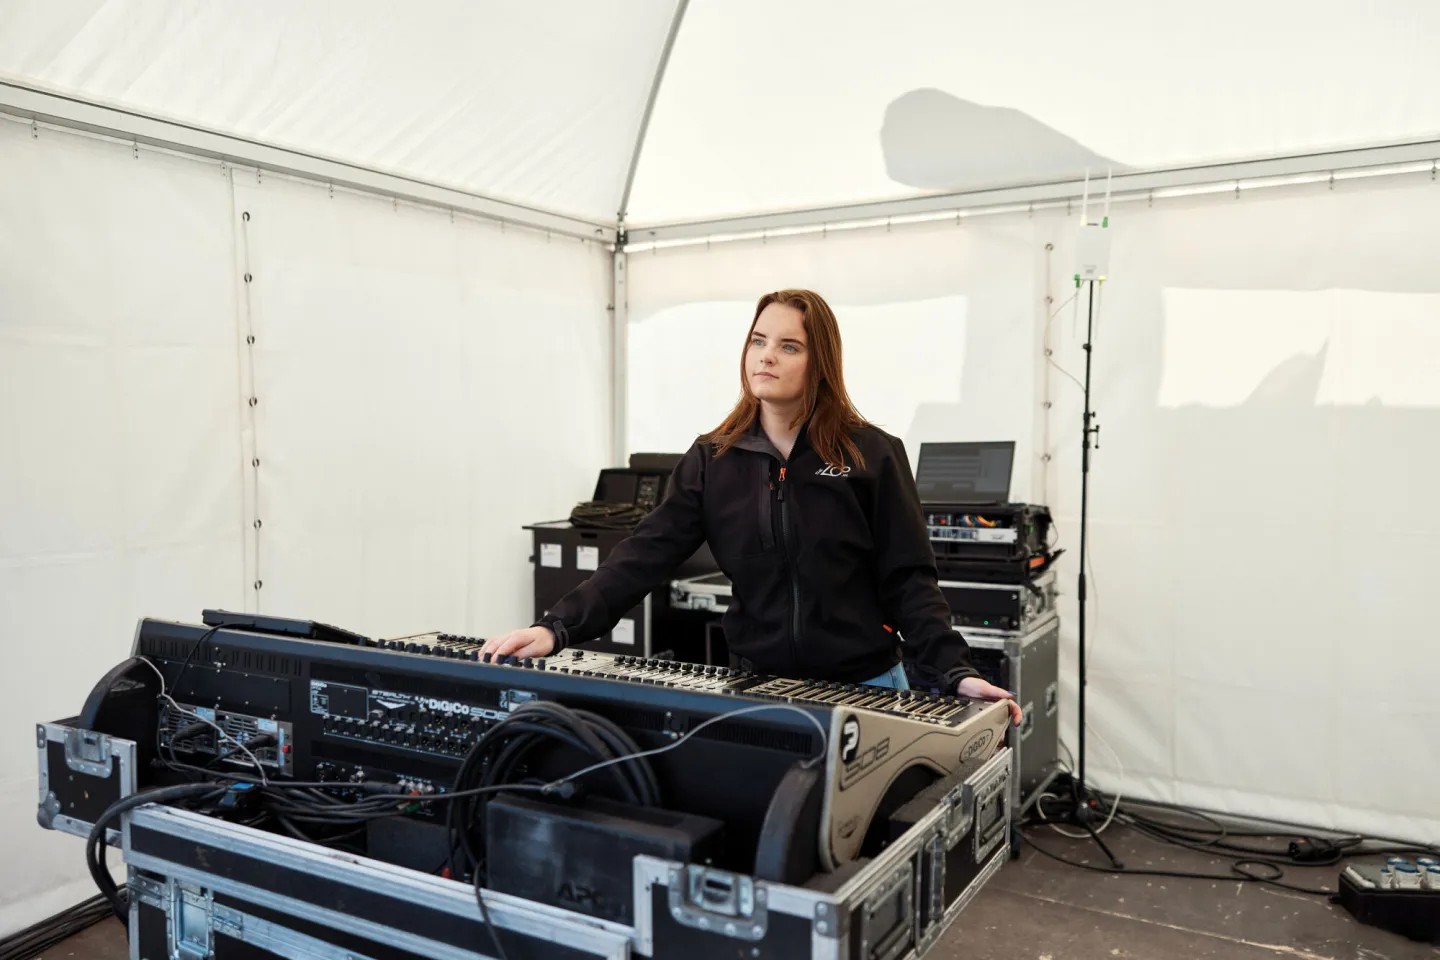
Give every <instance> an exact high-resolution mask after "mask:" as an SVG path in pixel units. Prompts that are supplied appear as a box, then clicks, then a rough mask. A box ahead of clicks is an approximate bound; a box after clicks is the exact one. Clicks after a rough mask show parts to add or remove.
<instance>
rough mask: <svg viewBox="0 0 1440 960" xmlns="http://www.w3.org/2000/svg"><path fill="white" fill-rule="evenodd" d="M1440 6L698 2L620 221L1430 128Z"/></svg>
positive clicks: (777, 206) (1330, 143)
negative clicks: (626, 213)
mask: <svg viewBox="0 0 1440 960" xmlns="http://www.w3.org/2000/svg"><path fill="white" fill-rule="evenodd" d="M1437 42H1440V7H1437V6H1436V5H1435V4H1434V3H1430V2H1426V0H1386V2H1382V3H1379V4H1375V5H1368V6H1359V5H1355V4H1350V3H1344V2H1341V0H1323V2H1319V3H1310V4H1305V5H1303V6H1297V5H1295V4H1275V3H1270V4H1264V3H1261V4H1257V3H1249V2H1245V0H1221V2H1218V3H1210V4H1206V5H1205V7H1204V9H1203V10H1199V11H1197V10H1195V9H1192V8H1190V7H1184V6H1175V5H1165V4H1155V3H1147V2H1143V0H1102V2H1098V3H1090V4H1087V5H1086V6H1085V7H1084V8H1083V10H1080V9H1077V8H1076V7H1075V5H1074V4H1071V3H1066V2H1063V0H1043V2H1038V3H1024V4H1014V3H1011V4H1006V3H989V4H984V3H956V2H953V0H915V2H907V3H895V4H884V5H880V4H875V3H866V2H860V0H787V2H785V3H769V2H765V0H694V2H692V3H691V4H690V6H689V8H688V10H687V12H686V15H685V23H684V26H683V28H682V29H681V31H680V34H679V37H678V38H677V40H676V44H675V49H674V54H673V56H672V57H671V60H670V66H669V69H668V70H667V72H666V74H665V82H664V84H663V85H662V86H661V89H660V96H659V98H658V100H657V101H656V106H655V113H654V118H653V121H652V123H651V126H650V130H649V135H648V137H647V138H646V143H645V149H644V151H643V152H642V154H641V159H640V167H639V172H638V174H637V178H636V185H635V191H634V194H633V195H632V198H631V204H630V209H629V219H630V221H631V222H632V223H637V224H641V223H650V222H673V221H685V220H695V219H706V218H710V217H717V216H723V215H729V214H744V213H755V212H769V211H773V210H784V209H791V208H796V207H812V206H826V205H832V204H843V203H852V202H857V201H861V200H871V199H885V198H891V197H896V196H908V195H914V194H917V193H921V192H926V191H932V190H957V189H965V188H972V187H976V186H990V185H995V184H1013V183H1017V182H1018V183H1024V182H1031V181H1037V180H1054V179H1062V178H1064V179H1068V178H1070V177H1078V176H1081V175H1083V174H1084V172H1085V169H1086V167H1089V168H1090V169H1091V170H1092V171H1095V172H1103V171H1104V170H1105V169H1107V168H1110V167H1113V168H1114V170H1115V171H1116V172H1117V173H1118V172H1121V171H1123V170H1126V169H1135V168H1149V167H1157V166H1177V165H1187V164H1193V163H1200V162H1213V161H1216V160H1222V159H1223V160H1232V159H1247V158H1250V157H1255V156H1259V155H1268V154H1274V153H1289V152H1307V151H1314V150H1317V149H1333V148H1335V147H1342V146H1343V147H1349V146H1356V145H1359V146H1364V145H1369V144H1372V143H1375V142H1377V141H1390V140H1396V139H1403V138H1417V137H1418V138H1428V137H1432V136H1434V135H1435V134H1436V132H1437V131H1440V98H1437V97H1435V96H1433V95H1432V94H1431V93H1430V87H1431V74H1432V69H1433V60H1434V50H1435V46H1436V43H1437Z"/></svg>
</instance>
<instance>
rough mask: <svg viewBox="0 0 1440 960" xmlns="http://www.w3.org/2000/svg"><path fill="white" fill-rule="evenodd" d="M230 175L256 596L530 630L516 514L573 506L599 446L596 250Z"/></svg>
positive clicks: (603, 341) (599, 256) (404, 619)
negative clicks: (251, 423)
mask: <svg viewBox="0 0 1440 960" xmlns="http://www.w3.org/2000/svg"><path fill="white" fill-rule="evenodd" d="M241 179H242V180H244V181H245V182H240V183H237V186H236V199H235V202H236V209H237V210H239V211H240V212H241V214H242V219H241V221H240V222H241V223H242V224H245V225H246V229H247V231H248V234H247V240H246V243H247V246H248V250H249V262H248V267H247V269H248V270H249V271H250V273H251V275H252V277H253V282H252V283H251V284H250V311H251V325H252V327H253V330H254V336H255V344H254V352H253V360H252V363H253V367H254V379H255V395H256V397H257V399H258V401H259V402H258V403H257V404H256V406H255V408H254V409H255V447H256V449H255V454H254V456H255V457H256V458H258V459H259V460H260V467H259V468H258V470H257V471H256V476H257V477H258V487H257V501H256V504H255V506H254V507H253V509H254V511H255V515H256V516H258V517H259V519H260V520H261V521H262V526H261V527H260V530H259V536H258V540H259V549H258V554H257V563H258V567H257V571H256V576H255V577H254V579H256V580H259V581H261V582H262V584H263V587H262V588H261V589H260V590H259V592H258V604H259V607H260V609H262V610H264V611H265V612H267V613H274V614H280V615H290V616H305V617H313V618H316V619H321V620H328V621H330V622H334V623H337V624H340V625H343V626H346V627H348V628H351V629H355V630H360V631H362V632H366V633H368V634H370V635H376V636H378V635H397V634H402V633H411V632H420V631H424V630H432V629H433V630H440V631H446V632H455V633H460V632H468V633H472V634H477V635H485V634H488V633H490V632H496V631H502V630H510V629H514V628H516V627H520V626H525V625H527V624H529V623H530V621H531V620H533V619H534V611H533V609H532V608H531V606H530V596H531V592H532V587H531V583H530V580H529V576H530V572H529V571H530V567H529V564H528V563H527V558H528V557H529V556H530V540H529V538H530V534H528V533H527V532H526V531H524V530H523V529H522V524H524V523H527V522H533V521H539V520H553V519H556V518H558V517H563V516H566V515H568V513H569V509H570V507H571V506H573V505H574V503H575V502H577V501H579V500H583V499H584V498H585V496H586V495H587V494H588V492H589V491H590V490H591V489H592V488H593V486H594V482H595V473H596V471H597V470H598V469H599V468H600V467H601V466H602V465H604V463H605V462H606V460H607V456H608V450H609V446H608V444H609V438H610V420H609V409H610V408H609V383H610V377H609V373H608V370H609V367H608V363H609V350H610V347H609V336H610V334H609V329H610V322H609V314H608V312H607V309H606V306H607V303H608V299H609V283H610V254H609V251H608V250H607V249H605V248H604V247H603V246H601V245H597V244H594V243H588V242H581V241H578V240H574V239H561V238H554V239H547V238H546V236H545V235H543V234H540V233H536V232H533V231H529V230H517V229H514V228H510V229H504V230H502V228H501V227H499V226H498V225H494V224H488V223H481V222H477V221H474V220H467V219H465V218H459V217H457V218H456V219H455V220H454V221H453V222H452V221H451V220H450V218H449V216H448V215H447V214H445V213H442V212H438V211H434V210H423V209H415V208H407V207H406V206H405V205H404V204H392V203H391V202H390V201H388V200H382V199H379V198H375V197H367V196H363V195H352V194H346V193H342V192H341V191H336V192H335V193H334V195H333V197H332V196H331V195H330V193H329V192H328V191H327V190H326V189H325V188H324V187H322V186H320V185H317V184H310V183H303V182H291V181H285V180H280V179H275V178H268V177H267V178H262V180H261V182H260V183H258V184H257V183H255V182H254V181H253V180H252V179H249V178H241ZM244 213H249V214H250V217H251V219H250V220H249V221H245V220H244V219H243V214H244Z"/></svg>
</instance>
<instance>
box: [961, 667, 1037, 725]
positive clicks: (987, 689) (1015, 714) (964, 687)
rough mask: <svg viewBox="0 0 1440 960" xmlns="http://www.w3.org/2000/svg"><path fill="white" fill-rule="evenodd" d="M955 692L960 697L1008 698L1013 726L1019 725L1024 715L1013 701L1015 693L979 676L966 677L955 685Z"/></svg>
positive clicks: (980, 698) (978, 698)
mask: <svg viewBox="0 0 1440 960" xmlns="http://www.w3.org/2000/svg"><path fill="white" fill-rule="evenodd" d="M955 692H956V693H958V694H960V696H962V697H971V698H973V699H975V700H1009V701H1010V719H1012V720H1014V721H1015V726H1017V727H1018V726H1020V720H1021V719H1022V717H1023V716H1024V714H1023V713H1022V712H1021V710H1020V704H1018V703H1016V702H1015V694H1013V693H1011V692H1010V691H1009V690H1006V689H1005V688H1004V687H997V686H995V684H993V683H990V682H988V681H985V680H982V679H980V678H979V677H966V678H965V679H964V680H961V681H960V683H959V685H958V686H956V688H955Z"/></svg>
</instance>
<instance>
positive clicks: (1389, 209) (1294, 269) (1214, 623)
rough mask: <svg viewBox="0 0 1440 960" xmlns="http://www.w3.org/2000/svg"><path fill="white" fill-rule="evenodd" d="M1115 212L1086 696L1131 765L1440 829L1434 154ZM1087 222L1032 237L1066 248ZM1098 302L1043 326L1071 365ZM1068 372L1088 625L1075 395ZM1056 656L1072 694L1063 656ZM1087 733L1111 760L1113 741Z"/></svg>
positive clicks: (1285, 806)
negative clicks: (1414, 168) (1317, 179)
mask: <svg viewBox="0 0 1440 960" xmlns="http://www.w3.org/2000/svg"><path fill="white" fill-rule="evenodd" d="M1111 214H1112V222H1113V223H1114V225H1115V226H1114V228H1113V229H1114V234H1113V245H1114V246H1113V253H1112V256H1111V261H1110V271H1109V273H1110V277H1111V278H1112V279H1111V281H1110V282H1109V283H1107V284H1106V287H1105V291H1104V296H1103V298H1102V301H1101V304H1102V309H1101V311H1100V314H1099V319H1098V321H1097V331H1096V336H1095V352H1094V383H1095V390H1094V398H1093V406H1094V408H1095V409H1096V410H1097V411H1098V412H1099V419H1100V423H1101V426H1102V441H1101V449H1100V450H1099V451H1097V452H1096V454H1095V458H1094V461H1093V470H1092V473H1091V480H1092V485H1091V489H1090V496H1091V520H1092V527H1091V532H1092V535H1093V539H1092V541H1091V542H1092V557H1093V574H1094V577H1095V584H1094V586H1095V587H1096V588H1097V589H1095V590H1094V591H1092V595H1097V594H1098V602H1097V604H1096V607H1098V609H1097V610H1096V611H1095V619H1094V620H1093V621H1092V622H1093V623H1094V634H1093V635H1094V637H1095V644H1094V646H1093V647H1092V648H1091V650H1090V665H1091V671H1090V681H1091V682H1090V690H1089V703H1090V704H1092V705H1093V706H1092V710H1091V714H1090V719H1091V723H1092V724H1093V725H1094V727H1095V729H1096V730H1097V731H1099V733H1100V735H1101V736H1102V737H1103V738H1104V739H1105V741H1107V742H1108V743H1109V744H1110V745H1111V746H1113V747H1114V748H1115V750H1116V752H1117V753H1118V754H1119V758H1120V761H1121V763H1122V764H1123V766H1124V774H1125V776H1124V780H1123V782H1124V784H1125V785H1126V786H1127V787H1128V788H1129V789H1131V790H1133V791H1135V792H1136V793H1140V794H1144V795H1147V796H1153V797H1159V798H1161V799H1165V800H1171V801H1175V802H1178V803H1182V804H1188V805H1194V806H1200V807H1207V808H1212V809H1223V810H1235V811H1241V812H1245V813H1251V814H1256V815H1263V816H1271V817H1277V818H1281V819H1285V820H1291V821H1295V822H1299V823H1308V824H1318V825H1333V826H1336V827H1340V828H1343V829H1347V830H1355V831H1360V832H1367V833H1372V834H1381V835H1387V836H1398V837H1402V838H1408V839H1414V840H1421V841H1427V842H1434V841H1435V840H1436V839H1437V838H1440V813H1437V809H1436V805H1435V802H1434V797H1435V795H1436V791H1437V790H1440V774H1437V771H1436V767H1435V765H1434V763H1433V762H1431V761H1430V758H1431V757H1433V754H1434V742H1435V735H1436V732H1437V731H1440V707H1437V705H1436V704H1435V701H1434V697H1433V682H1432V681H1433V678H1434V677H1435V676H1437V675H1440V646H1437V645H1436V644H1435V643H1434V632H1435V631H1434V625H1433V618H1432V617H1431V615H1430V611H1429V607H1428V606H1427V605H1426V603H1425V602H1424V600H1423V599H1422V598H1423V597H1424V596H1425V595H1426V593H1427V589H1428V588H1427V584H1428V582H1429V580H1430V579H1431V577H1432V576H1433V571H1434V570H1435V569H1436V566H1437V564H1440V546H1437V544H1440V520H1437V518H1436V516H1435V514H1434V511H1433V510H1431V509H1429V507H1428V505H1429V503H1430V502H1431V501H1432V500H1433V499H1434V486H1435V484H1434V477H1435V476H1436V475H1437V472H1440V455H1437V452H1436V450H1435V444H1434V443H1433V438H1434V437H1435V436H1436V435H1437V433H1440V393H1437V390H1436V387H1435V385H1434V384H1435V377H1434V363H1435V358H1434V355H1435V345H1436V341H1437V337H1440V282H1437V280H1436V277H1435V273H1434V270H1433V266H1432V265H1433V264H1434V263H1435V261H1436V257H1437V256H1440V241H1437V239H1436V237H1435V236H1433V231H1428V230H1427V228H1426V227H1425V226H1424V225H1425V224H1427V223H1430V222H1433V221H1434V219H1435V218H1436V217H1437V216H1440V192H1437V191H1436V189H1435V186H1434V184H1432V183H1431V182H1430V177H1429V175H1428V174H1421V175H1420V176H1418V177H1415V178H1414V179H1413V180H1411V181H1410V182H1409V184H1406V183H1404V182H1400V181H1392V182H1388V183H1387V182H1385V181H1378V182H1371V183H1365V182H1363V181H1359V182H1352V183H1350V184H1346V185H1343V186H1342V185H1341V184H1339V183H1337V184H1336V186H1335V189H1334V191H1333V192H1332V191H1330V190H1328V189H1327V188H1326V187H1325V186H1324V185H1319V186H1316V187H1313V188H1305V189H1304V190H1300V191H1293V192H1288V193H1281V192H1278V191H1277V192H1270V191H1262V192H1257V193H1255V194H1253V195H1251V194H1246V195H1244V196H1243V197H1242V198H1241V199H1240V200H1238V201H1236V200H1234V199H1232V198H1231V197H1229V196H1227V197H1225V198H1224V199H1218V198H1217V199H1209V200H1198V199H1197V200H1194V201H1189V202H1181V201H1175V202H1170V203H1167V204H1163V205H1162V204H1158V203H1157V204H1156V206H1155V207H1154V208H1153V209H1150V208H1146V207H1145V206H1143V205H1138V204H1137V205H1126V206H1125V207H1123V208H1118V209H1114V210H1112V211H1111ZM1039 219H1041V218H1038V217H1037V220H1039ZM1047 219H1050V218H1047ZM1052 222H1053V220H1052ZM1318 224H1323V225H1325V228H1323V229H1316V225H1318ZM1071 232H1072V231H1071V229H1070V228H1068V227H1067V226H1065V225H1060V224H1056V226H1055V227H1054V228H1053V230H1051V231H1049V232H1046V233H1043V235H1042V237H1041V238H1040V239H1051V240H1053V241H1054V242H1055V243H1056V246H1057V250H1056V257H1057V258H1058V262H1059V263H1061V264H1064V263H1066V262H1067V260H1068V259H1069V257H1070V256H1071V255H1070V253H1069V252H1068V251H1069V250H1070V249H1071V246H1070V243H1069V242H1068V241H1069V239H1070V235H1071ZM1064 272H1065V271H1063V270H1062V271H1060V273H1062V274H1063V273H1064ZM1060 295H1061V296H1062V297H1064V296H1068V295H1069V294H1068V292H1064V291H1060ZM1083 322H1084V311H1083V308H1082V311H1081V314H1080V323H1081V324H1082V326H1081V328H1080V330H1079V331H1075V330H1072V317H1071V312H1070V309H1069V308H1067V309H1066V310H1065V311H1064V312H1063V313H1062V314H1061V315H1060V316H1059V317H1057V319H1056V322H1055V324H1054V326H1053V327H1052V331H1053V334H1054V337H1053V339H1054V344H1055V348H1056V359H1057V361H1058V362H1059V363H1061V364H1062V365H1063V366H1065V367H1066V368H1067V369H1068V370H1070V371H1071V372H1072V373H1076V374H1079V373H1080V372H1081V371H1082V370H1083V354H1082V352H1081V351H1080V349H1079V347H1078V342H1079V341H1078V340H1077V339H1076V333H1077V332H1080V333H1083ZM1053 382H1054V383H1055V384H1056V387H1055V389H1056V395H1055V398H1056V408H1055V410H1054V415H1055V416H1054V419H1053V420H1052V436H1053V437H1054V445H1053V446H1052V448H1051V449H1052V453H1053V454H1054V456H1055V460H1054V462H1053V463H1052V464H1051V469H1052V471H1053V474H1052V477H1053V478H1054V479H1055V480H1056V481H1058V483H1055V484H1052V488H1051V489H1052V491H1054V493H1053V495H1052V501H1053V503H1054V505H1055V509H1056V510H1057V519H1058V520H1059V521H1060V523H1061V531H1062V534H1063V539H1064V542H1065V543H1066V544H1067V545H1068V546H1069V547H1071V549H1072V552H1071V553H1070V554H1068V555H1067V556H1065V557H1063V558H1062V561H1061V562H1062V564H1064V565H1065V568H1064V569H1065V573H1064V576H1065V577H1066V578H1067V580H1069V582H1070V583H1071V584H1072V588H1071V591H1070V592H1071V594H1072V596H1070V597H1067V598H1066V608H1067V609H1068V611H1069V615H1070V617H1071V622H1070V629H1069V630H1068V631H1067V635H1068V636H1069V637H1070V638H1071V640H1070V643H1071V644H1072V645H1073V642H1074V619H1073V618H1074V610H1075V607H1074V597H1073V593H1074V590H1073V582H1074V579H1073V578H1074V575H1075V567H1074V561H1075V559H1076V558H1075V555H1074V552H1073V549H1074V547H1075V546H1076V545H1077V542H1076V536H1077V535H1078V531H1077V529H1076V522H1077V520H1078V506H1079V496H1078V495H1079V488H1078V484H1077V482H1076V480H1077V477H1078V470H1079V446H1080V444H1079V436H1080V424H1079V409H1080V399H1081V398H1080V391H1079V390H1078V389H1076V388H1075V387H1074V386H1073V385H1071V384H1069V383H1068V381H1066V380H1065V379H1064V378H1063V376H1058V375H1057V377H1056V378H1055V379H1054V381H1053ZM1067 649H1068V650H1072V651H1073V646H1070V647H1068V648H1067ZM1062 677H1066V678H1068V679H1067V684H1068V686H1069V690H1068V693H1069V694H1072V695H1073V693H1074V686H1073V678H1074V661H1073V658H1071V660H1070V662H1069V663H1068V664H1066V665H1065V667H1064V669H1063V670H1062ZM1072 702H1073V700H1072ZM1072 719H1073V714H1072ZM1070 742H1071V744H1072V745H1073V744H1074V742H1075V740H1074V735H1073V732H1072V734H1071V735H1070ZM1090 760H1091V763H1093V764H1094V765H1095V769H1096V770H1097V771H1098V772H1099V775H1100V777H1101V782H1103V783H1106V784H1108V785H1115V784H1116V783H1118V782H1120V781H1119V779H1118V777H1117V770H1116V768H1115V761H1114V760H1113V759H1112V758H1111V757H1110V755H1109V754H1108V753H1107V751H1106V749H1105V747H1104V746H1103V745H1100V744H1093V745H1092V746H1091V747H1090Z"/></svg>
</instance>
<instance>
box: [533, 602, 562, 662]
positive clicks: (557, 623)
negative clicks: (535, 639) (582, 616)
mask: <svg viewBox="0 0 1440 960" xmlns="http://www.w3.org/2000/svg"><path fill="white" fill-rule="evenodd" d="M530 626H532V627H545V628H546V629H547V630H549V631H550V632H551V633H553V634H555V649H553V650H551V651H550V656H552V657H553V656H555V654H557V653H559V652H560V651H561V650H564V649H565V648H566V647H568V646H569V645H570V631H569V630H567V629H566V628H565V621H564V620H561V619H560V618H559V617H557V616H555V615H554V614H553V613H551V614H546V615H545V616H543V617H541V618H540V619H539V620H536V621H535V622H534V623H532V624H530Z"/></svg>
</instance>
